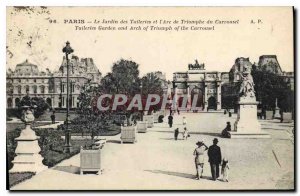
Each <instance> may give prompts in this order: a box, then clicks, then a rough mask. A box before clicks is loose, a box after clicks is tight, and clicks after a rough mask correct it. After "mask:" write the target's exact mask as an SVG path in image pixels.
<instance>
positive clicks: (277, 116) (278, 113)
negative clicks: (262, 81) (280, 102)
mask: <svg viewBox="0 0 300 196" xmlns="http://www.w3.org/2000/svg"><path fill="white" fill-rule="evenodd" d="M274 118H275V119H281V115H280V108H279V107H278V106H277V98H276V102H275V114H274Z"/></svg>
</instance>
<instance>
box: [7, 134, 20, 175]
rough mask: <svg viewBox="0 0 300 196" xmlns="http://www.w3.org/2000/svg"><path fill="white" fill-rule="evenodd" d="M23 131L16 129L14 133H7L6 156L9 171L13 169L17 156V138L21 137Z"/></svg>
mask: <svg viewBox="0 0 300 196" xmlns="http://www.w3.org/2000/svg"><path fill="white" fill-rule="evenodd" d="M20 133H21V129H19V128H16V129H15V130H14V131H11V132H8V133H6V154H7V163H8V164H7V169H8V170H10V169H11V168H12V167H13V163H12V161H13V160H14V158H15V156H16V154H15V150H16V148H17V142H16V140H15V139H16V138H17V137H19V136H20Z"/></svg>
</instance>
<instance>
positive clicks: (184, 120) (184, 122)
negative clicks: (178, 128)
mask: <svg viewBox="0 0 300 196" xmlns="http://www.w3.org/2000/svg"><path fill="white" fill-rule="evenodd" d="M182 124H183V125H186V124H187V121H186V118H185V116H184V117H183V118H182Z"/></svg>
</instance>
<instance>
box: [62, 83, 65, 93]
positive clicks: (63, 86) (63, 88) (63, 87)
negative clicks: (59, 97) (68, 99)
mask: <svg viewBox="0 0 300 196" xmlns="http://www.w3.org/2000/svg"><path fill="white" fill-rule="evenodd" d="M61 92H62V93H64V92H65V85H64V84H62V85H61Z"/></svg>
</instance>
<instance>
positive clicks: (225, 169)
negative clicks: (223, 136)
mask: <svg viewBox="0 0 300 196" xmlns="http://www.w3.org/2000/svg"><path fill="white" fill-rule="evenodd" d="M221 174H222V176H223V181H224V182H228V176H229V163H228V160H227V159H226V158H223V161H222V169H221Z"/></svg>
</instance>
